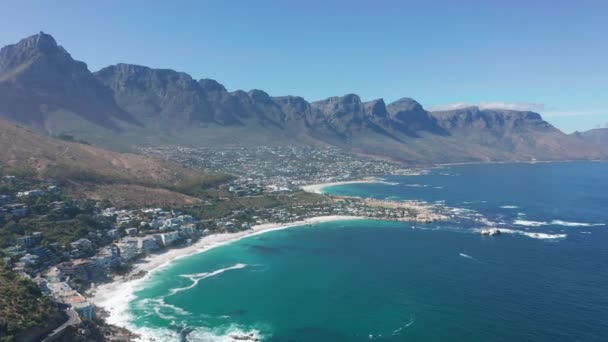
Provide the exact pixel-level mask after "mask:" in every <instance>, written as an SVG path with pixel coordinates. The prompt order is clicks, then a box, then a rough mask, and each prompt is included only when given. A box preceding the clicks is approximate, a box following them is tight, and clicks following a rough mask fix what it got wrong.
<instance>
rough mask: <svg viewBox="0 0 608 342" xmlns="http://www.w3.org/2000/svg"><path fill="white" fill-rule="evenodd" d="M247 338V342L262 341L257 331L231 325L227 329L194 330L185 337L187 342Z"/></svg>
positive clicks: (219, 341)
mask: <svg viewBox="0 0 608 342" xmlns="http://www.w3.org/2000/svg"><path fill="white" fill-rule="evenodd" d="M245 336H246V337H248V338H249V341H262V340H263V335H262V333H261V332H260V330H258V329H245V328H242V327H239V326H238V325H235V324H231V325H230V326H228V327H227V328H223V327H220V328H216V329H206V328H196V329H194V330H193V331H192V332H191V333H190V334H188V336H187V337H186V341H188V342H211V341H213V342H223V341H226V342H234V341H239V340H243V337H245Z"/></svg>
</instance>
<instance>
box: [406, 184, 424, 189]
mask: <svg viewBox="0 0 608 342" xmlns="http://www.w3.org/2000/svg"><path fill="white" fill-rule="evenodd" d="M403 185H404V186H407V187H410V188H428V185H426V184H403Z"/></svg>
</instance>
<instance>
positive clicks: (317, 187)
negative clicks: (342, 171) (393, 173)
mask: <svg viewBox="0 0 608 342" xmlns="http://www.w3.org/2000/svg"><path fill="white" fill-rule="evenodd" d="M365 183H374V184H388V185H394V184H395V183H391V182H387V181H385V180H383V179H381V178H375V177H368V178H363V179H360V180H352V181H342V182H330V183H318V184H308V185H303V186H301V187H300V188H301V189H302V190H304V191H306V192H313V193H315V194H322V193H323V191H322V190H323V189H324V188H327V187H330V186H334V185H345V184H365Z"/></svg>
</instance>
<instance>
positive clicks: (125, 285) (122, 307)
mask: <svg viewBox="0 0 608 342" xmlns="http://www.w3.org/2000/svg"><path fill="white" fill-rule="evenodd" d="M363 218H364V217H358V216H340V215H331V216H319V217H312V218H308V219H305V220H301V221H296V222H289V223H266V224H260V225H256V226H253V227H252V228H251V229H249V230H247V231H242V232H236V233H221V234H212V235H208V236H205V237H203V238H201V239H200V240H198V241H197V242H195V243H194V244H192V245H190V246H187V247H183V248H174V249H169V250H166V251H163V252H160V253H157V254H152V255H150V256H148V257H146V258H144V259H141V260H139V261H138V262H136V263H135V265H134V269H133V271H132V272H131V274H137V273H139V272H142V271H143V272H146V275H145V276H143V277H141V278H138V279H127V278H124V277H116V278H115V279H114V281H113V282H110V283H106V284H102V285H99V286H98V287H97V288H95V290H94V293H93V295H92V296H91V297H90V298H89V299H90V301H91V302H92V303H93V304H95V305H96V306H98V307H100V308H103V309H104V310H105V311H107V312H108V314H109V316H108V317H107V318H106V321H107V322H108V323H110V324H113V325H116V326H119V327H123V328H127V329H130V330H131V329H132V330H133V331H134V332H136V333H140V334H142V335H143V336H142V337H143V338H144V339H143V340H144V341H146V340H147V339H145V337H146V336H145V335H146V334H145V332H142V331H138V329H133V327H130V326H128V323H129V321H130V317H129V314H128V312H127V311H128V310H127V309H128V304H129V302H130V301H131V300H132V299H133V298H134V291H135V290H136V289H137V285H138V284H139V283H140V282H142V281H144V280H145V279H147V278H148V277H150V275H151V274H153V273H154V272H156V271H158V270H160V269H162V268H164V267H166V266H168V265H170V264H171V262H173V261H175V260H178V259H181V258H184V257H187V256H190V255H194V254H198V253H203V252H205V251H208V250H210V249H212V248H215V247H219V246H222V245H226V244H229V243H232V242H235V241H238V240H240V239H242V238H245V237H249V236H254V235H258V234H263V233H267V232H271V231H275V230H281V229H287V228H290V227H296V226H302V225H307V224H315V223H322V222H332V221H341V220H355V219H363Z"/></svg>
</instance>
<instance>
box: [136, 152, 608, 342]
mask: <svg viewBox="0 0 608 342" xmlns="http://www.w3.org/2000/svg"><path fill="white" fill-rule="evenodd" d="M387 180H389V181H390V182H394V183H397V184H395V185H388V184H356V185H342V186H336V187H332V188H328V189H326V190H325V191H327V192H330V193H333V194H340V195H356V196H364V197H375V198H390V199H418V200H425V201H428V202H438V203H441V204H443V205H446V206H448V207H450V208H454V209H453V210H452V212H453V215H454V219H453V220H452V221H450V222H442V223H436V224H425V225H420V224H418V225H413V224H412V223H407V222H385V221H375V220H355V221H341V222H331V223H324V224H316V225H313V226H303V227H296V228H290V229H286V230H281V231H274V232H270V233H267V234H263V235H258V236H252V237H249V238H245V239H243V240H240V241H238V242H235V243H233V244H230V245H227V246H223V247H219V248H216V249H213V250H210V251H209V252H206V253H202V254H198V255H194V256H191V257H188V258H184V259H181V260H178V261H176V262H175V263H173V264H171V266H169V267H167V268H164V269H161V270H159V271H158V272H156V273H154V274H153V275H152V276H151V277H150V278H149V279H147V280H145V281H144V282H142V283H141V284H139V289H138V290H137V291H136V292H135V296H136V298H135V299H134V300H133V301H131V302H130V303H129V313H130V314H131V316H132V321H131V322H130V326H132V327H136V328H137V329H138V330H140V331H143V332H145V333H146V334H150V335H154V336H157V339H158V340H170V339H172V340H184V341H205V340H222V339H223V340H231V339H230V338H229V337H228V335H230V334H231V333H235V332H237V331H238V332H255V333H256V334H258V335H259V336H261V337H262V339H263V340H264V341H369V340H377V341H446V340H452V341H608V226H606V224H607V223H608V163H591V162H580V163H555V164H533V165H531V164H513V165H507V164H505V165H470V166H454V167H447V168H441V169H433V170H431V172H430V173H429V174H427V175H423V176H414V177H387ZM480 218H482V219H480ZM488 224H493V225H494V226H496V227H499V228H503V229H505V231H507V229H508V231H509V234H502V235H500V236H497V237H483V236H480V234H479V233H478V232H477V231H475V229H478V228H480V227H485V226H487V225H488ZM535 233H540V234H538V235H535Z"/></svg>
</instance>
